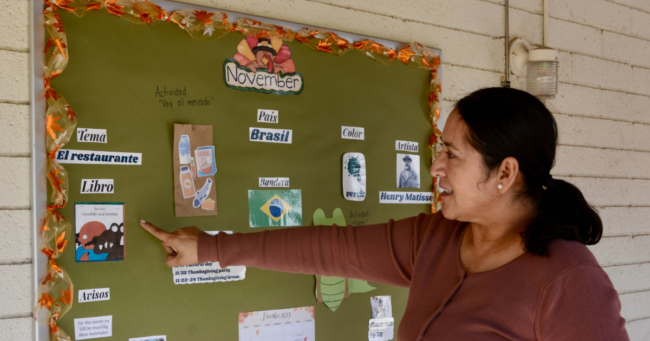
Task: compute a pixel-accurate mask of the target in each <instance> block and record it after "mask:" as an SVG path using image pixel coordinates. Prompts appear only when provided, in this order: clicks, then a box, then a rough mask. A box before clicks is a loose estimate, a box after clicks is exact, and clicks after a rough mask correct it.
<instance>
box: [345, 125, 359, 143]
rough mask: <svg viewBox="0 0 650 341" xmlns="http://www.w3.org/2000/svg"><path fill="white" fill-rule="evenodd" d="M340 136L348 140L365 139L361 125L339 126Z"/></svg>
mask: <svg viewBox="0 0 650 341" xmlns="http://www.w3.org/2000/svg"><path fill="white" fill-rule="evenodd" d="M341 138H344V139H349V140H363V139H365V133H364V129H363V128H361V127H346V126H341Z"/></svg>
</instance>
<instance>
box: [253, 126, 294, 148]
mask: <svg viewBox="0 0 650 341" xmlns="http://www.w3.org/2000/svg"><path fill="white" fill-rule="evenodd" d="M248 133H249V135H248V136H249V139H250V141H256V142H271V143H289V144H290V143H291V138H292V135H293V130H291V129H269V128H252V127H251V128H249V129H248Z"/></svg>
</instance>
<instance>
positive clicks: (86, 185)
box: [81, 179, 115, 194]
mask: <svg viewBox="0 0 650 341" xmlns="http://www.w3.org/2000/svg"><path fill="white" fill-rule="evenodd" d="M114 190H115V186H113V179H82V180H81V194H88V193H104V194H112V193H113V191H114Z"/></svg>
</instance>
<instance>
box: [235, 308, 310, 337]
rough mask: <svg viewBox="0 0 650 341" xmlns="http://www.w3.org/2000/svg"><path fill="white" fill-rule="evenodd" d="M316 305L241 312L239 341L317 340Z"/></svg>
mask: <svg viewBox="0 0 650 341" xmlns="http://www.w3.org/2000/svg"><path fill="white" fill-rule="evenodd" d="M315 324H316V318H315V315H314V307H313V306H311V307H299V308H289V309H280V310H266V311H254V312H250V313H239V341H265V340H273V341H275V340H283V341H284V340H291V341H298V340H299V341H315V340H316V336H315V327H316V326H315Z"/></svg>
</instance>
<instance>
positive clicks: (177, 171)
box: [173, 124, 217, 217]
mask: <svg viewBox="0 0 650 341" xmlns="http://www.w3.org/2000/svg"><path fill="white" fill-rule="evenodd" d="M182 135H187V136H188V137H189V141H190V143H189V144H190V156H191V157H193V158H194V159H195V160H196V155H195V151H196V149H197V148H199V147H204V146H214V142H213V140H212V126H211V125H191V124H174V157H173V160H174V211H175V215H176V217H194V216H206V215H217V186H216V183H215V181H214V180H215V178H214V175H209V176H195V175H198V170H197V172H196V174H192V165H191V164H190V163H187V164H181V156H180V154H179V150H180V148H179V143H180V141H181V136H182ZM213 157H215V156H214V155H213ZM197 166H198V165H197ZM182 167H183V169H184V172H181V168H182ZM184 167H187V168H184ZM188 169H189V174H188V172H187V170H188ZM181 181H183V183H181ZM208 181H212V184H211V186H209V187H210V190H209V192H208V196H207V199H205V200H204V202H203V204H202V205H200V206H199V207H196V208H195V207H194V201H195V198H196V197H197V193H199V192H200V191H201V189H202V188H204V186H205V185H206V183H208ZM183 184H185V188H183V187H182V186H183ZM190 185H193V190H194V195H193V196H189V195H190V194H192V188H190ZM184 190H185V192H184ZM184 194H185V195H184ZM208 200H212V201H213V203H214V209H213V210H209V209H204V208H206V207H209V204H210V202H209V201H208Z"/></svg>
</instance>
